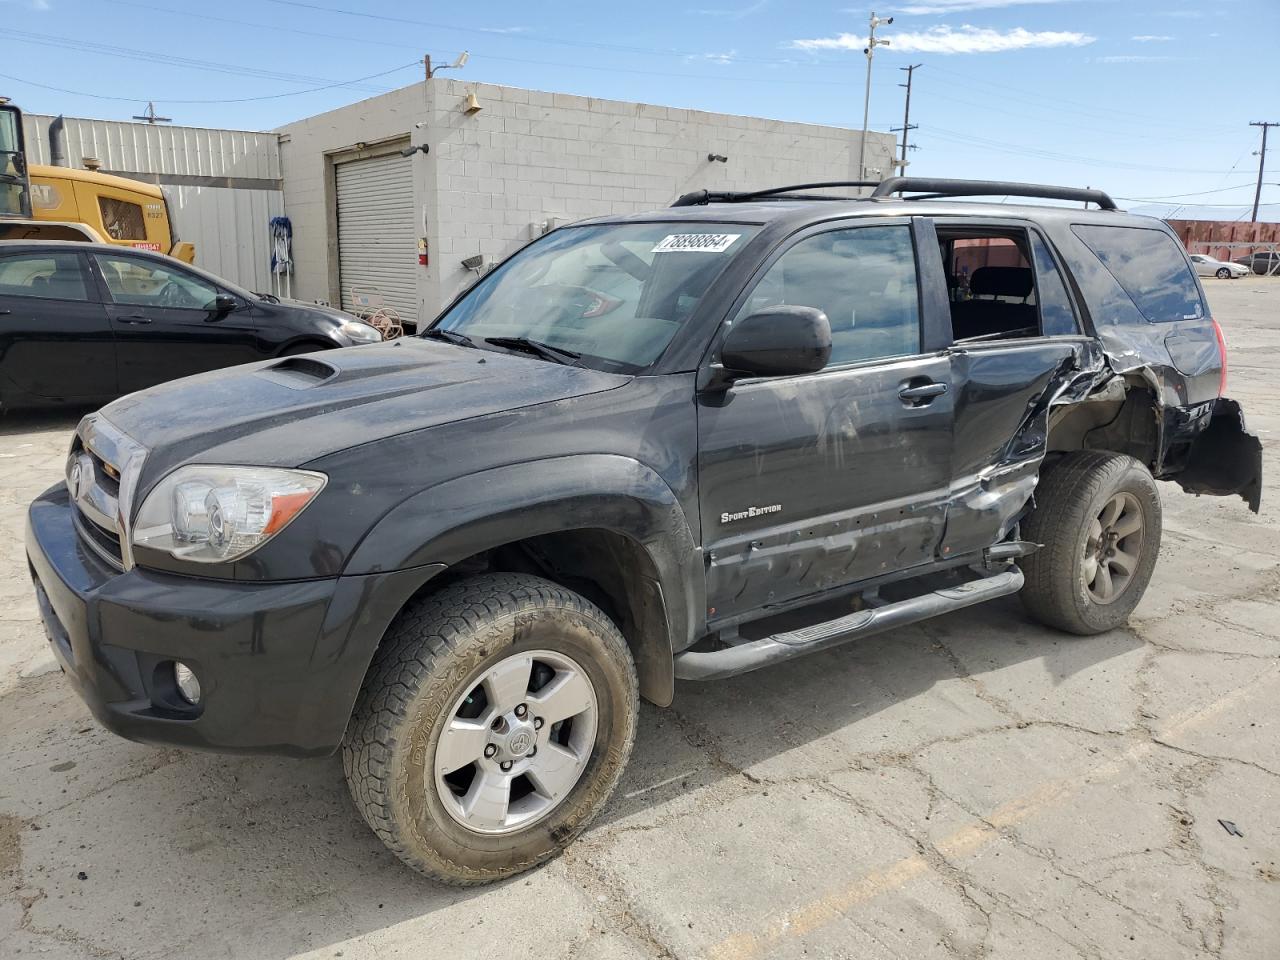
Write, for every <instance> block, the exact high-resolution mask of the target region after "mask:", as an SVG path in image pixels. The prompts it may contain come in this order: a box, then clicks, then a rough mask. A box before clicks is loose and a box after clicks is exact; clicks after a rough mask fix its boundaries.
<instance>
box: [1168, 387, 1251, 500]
mask: <svg viewBox="0 0 1280 960" xmlns="http://www.w3.org/2000/svg"><path fill="white" fill-rule="evenodd" d="M1173 479H1174V480H1175V481H1177V483H1178V485H1179V486H1180V487H1182V489H1184V490H1186V491H1187V492H1188V493H1197V494H1200V493H1205V494H1210V495H1212V496H1217V497H1229V496H1232V495H1235V496H1238V497H1240V499H1242V500H1243V501H1244V502H1245V503H1247V504H1248V505H1249V509H1250V510H1252V511H1253V512H1254V513H1257V512H1258V510H1259V509H1260V508H1261V505H1262V441H1261V440H1259V439H1258V438H1257V437H1256V436H1254V435H1253V434H1252V433H1250V432H1249V431H1248V429H1247V428H1246V426H1245V422H1244V411H1243V410H1241V409H1240V404H1239V403H1237V402H1236V401H1235V400H1230V399H1228V398H1227V397H1219V398H1218V400H1216V401H1215V402H1214V405H1213V411H1212V414H1211V415H1210V418H1209V423H1208V424H1207V425H1206V426H1205V427H1204V428H1203V429H1202V430H1201V431H1200V432H1199V433H1198V434H1197V435H1196V437H1195V439H1194V440H1193V441H1192V443H1191V449H1190V451H1189V452H1188V454H1187V459H1186V462H1185V464H1184V465H1183V467H1182V470H1181V471H1180V472H1179V473H1177V474H1176V475H1175V476H1174V477H1173Z"/></svg>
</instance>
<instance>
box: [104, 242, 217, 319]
mask: <svg viewBox="0 0 1280 960" xmlns="http://www.w3.org/2000/svg"><path fill="white" fill-rule="evenodd" d="M94 256H95V258H96V259H97V261H98V266H99V267H101V268H102V276H103V277H104V278H105V279H106V281H107V289H108V290H110V291H111V299H112V300H113V301H115V302H116V303H129V304H136V305H138V306H142V307H170V308H174V309H178V310H212V309H213V306H214V304H213V301H214V298H215V297H217V295H218V290H217V288H216V287H215V286H213V284H211V283H206V282H205V281H204V280H203V279H201V278H200V277H197V276H195V275H193V274H190V273H187V272H185V271H182V270H174V269H172V268H170V267H164V266H161V265H160V264H158V263H151V262H150V261H148V260H137V259H134V258H133V257H110V256H103V255H102V254H95V255H94Z"/></svg>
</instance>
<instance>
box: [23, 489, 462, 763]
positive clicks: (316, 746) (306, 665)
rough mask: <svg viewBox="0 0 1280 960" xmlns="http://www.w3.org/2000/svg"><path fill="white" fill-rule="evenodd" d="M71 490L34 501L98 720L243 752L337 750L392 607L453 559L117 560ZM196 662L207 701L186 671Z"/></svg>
mask: <svg viewBox="0 0 1280 960" xmlns="http://www.w3.org/2000/svg"><path fill="white" fill-rule="evenodd" d="M73 509H74V508H73V507H72V505H71V503H70V500H69V497H68V496H67V493H66V490H65V489H64V488H63V487H61V486H58V487H54V488H52V489H50V490H47V491H45V493H43V494H41V496H40V497H38V498H37V499H36V500H35V501H34V502H33V503H32V504H31V507H30V509H29V511H28V513H27V558H28V561H29V563H30V567H31V574H32V577H33V579H34V581H35V589H36V598H37V602H38V603H39V606H40V613H41V617H42V619H43V620H44V626H45V630H46V632H47V633H48V635H49V642H50V645H51V646H52V648H53V651H54V654H55V655H56V656H57V658H58V661H59V663H60V664H61V665H62V667H63V669H64V670H65V672H66V674H67V676H68V677H69V678H70V680H71V682H72V684H73V685H74V687H75V689H76V692H77V693H78V694H79V695H80V697H81V698H82V699H83V700H84V701H85V703H86V704H88V706H89V708H90V710H92V711H93V714H94V716H95V717H97V719H98V720H99V722H101V723H102V724H103V725H104V726H105V727H107V728H108V729H109V730H112V731H114V732H115V733H117V734H119V735H121V736H123V737H127V738H129V739H131V740H140V741H145V742H153V743H167V744H177V745H180V746H187V747H201V748H206V749H211V750H221V751H232V752H263V753H278V754H286V755H295V756H309V755H315V754H326V753H331V752H332V751H333V750H334V749H335V748H336V747H337V746H338V744H339V743H340V742H341V740H342V733H343V731H344V730H345V729H346V724H347V719H348V718H349V716H350V714H351V707H352V705H353V704H354V702H355V697H356V693H357V692H358V691H359V688H360V684H361V682H362V681H363V679H364V674H365V671H366V670H367V669H368V666H369V661H370V659H371V658H372V656H373V652H374V650H376V648H377V645H378V643H379V642H380V641H381V638H382V635H383V633H384V632H385V631H386V628H387V626H388V625H389V624H390V622H391V619H392V618H393V617H394V616H395V614H396V612H398V611H399V609H400V607H401V606H402V605H403V604H404V602H405V601H406V600H407V599H408V598H409V597H410V596H411V595H412V594H413V592H414V591H415V590H416V589H417V588H418V587H420V586H421V585H422V583H424V582H425V581H426V580H427V579H429V578H430V577H431V576H434V575H435V574H436V573H438V572H439V571H440V570H442V569H443V566H441V565H432V566H430V567H417V568H414V569H412V570H402V571H396V572H394V573H386V574H370V575H367V576H356V577H335V578H331V579H322V580H301V581H295V582H288V583H249V582H238V581H228V580H204V579H197V578H193V577H183V576H174V575H171V574H165V573H158V572H153V571H149V570H145V569H143V568H141V567H135V568H133V569H131V570H129V571H127V572H125V573H121V572H119V571H118V570H116V569H114V568H112V567H110V566H108V565H107V564H106V563H104V562H103V561H102V560H101V559H100V558H99V557H98V556H97V555H96V554H95V553H93V552H92V551H91V550H90V549H89V548H88V547H87V546H86V545H85V544H84V543H83V542H82V541H81V540H80V538H79V536H78V534H77V532H76V530H75V526H74V523H73V513H72V511H73ZM174 660H181V661H183V662H184V663H186V664H187V665H188V666H190V667H192V669H194V670H195V672H196V675H197V677H198V678H199V680H200V685H201V688H202V696H201V701H200V703H199V704H198V705H194V706H193V705H191V704H188V703H186V702H185V701H184V700H183V699H182V698H181V697H180V696H179V695H178V693H177V690H176V687H175V685H174V682H173V661H174Z"/></svg>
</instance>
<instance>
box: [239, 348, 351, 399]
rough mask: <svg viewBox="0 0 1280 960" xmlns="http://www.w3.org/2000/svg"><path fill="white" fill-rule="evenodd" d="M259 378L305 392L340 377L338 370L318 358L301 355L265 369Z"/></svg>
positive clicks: (287, 358)
mask: <svg viewBox="0 0 1280 960" xmlns="http://www.w3.org/2000/svg"><path fill="white" fill-rule="evenodd" d="M258 374H259V376H263V377H266V378H267V379H268V380H274V381H275V382H276V383H279V384H281V385H282V386H286V387H292V388H293V389H295V390H305V389H306V388H307V387H314V386H317V385H319V384H321V383H325V382H327V381H329V380H332V379H333V378H334V377H336V376H337V375H338V368H337V367H335V366H333V365H332V364H329V363H326V362H325V361H323V360H320V359H318V358H316V357H312V356H307V355H305V354H304V355H301V356H297V357H285V358H284V359H283V360H281V361H279V362H277V363H273V364H271V366H269V367H264V368H263V369H261V370H259V371H258Z"/></svg>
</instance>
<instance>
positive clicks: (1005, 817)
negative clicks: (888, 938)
mask: <svg viewBox="0 0 1280 960" xmlns="http://www.w3.org/2000/svg"><path fill="white" fill-rule="evenodd" d="M1274 673H1275V671H1274V670H1270V671H1267V672H1265V673H1263V674H1260V675H1259V676H1257V677H1255V678H1254V679H1253V680H1251V681H1249V682H1248V683H1247V684H1245V685H1244V686H1243V687H1238V688H1237V689H1235V690H1232V691H1231V692H1230V693H1228V694H1227V695H1226V696H1224V697H1222V698H1220V699H1218V700H1215V701H1214V702H1213V703H1211V704H1209V705H1208V706H1206V707H1203V708H1201V709H1200V710H1195V711H1190V712H1185V713H1183V714H1181V715H1177V714H1175V719H1174V720H1173V722H1171V723H1170V724H1169V725H1168V726H1167V727H1165V728H1164V729H1163V730H1162V731H1161V732H1160V737H1161V738H1162V739H1168V738H1170V737H1172V736H1176V735H1178V734H1180V733H1184V732H1185V731H1187V730H1190V729H1193V728H1195V727H1197V726H1199V725H1201V724H1203V723H1206V722H1208V721H1209V720H1212V719H1213V718H1215V717H1217V716H1218V715H1219V714H1221V713H1222V712H1223V711H1225V710H1227V709H1228V708H1230V707H1232V706H1234V705H1235V704H1236V703H1237V702H1238V701H1240V700H1241V699H1243V698H1244V697H1245V696H1246V694H1248V693H1249V692H1250V691H1252V690H1253V688H1254V687H1256V686H1257V685H1258V684H1260V683H1262V682H1263V681H1264V680H1269V679H1271V676H1272V675H1273V674H1274ZM1155 748H1156V744H1154V743H1150V742H1144V743H1137V744H1134V745H1133V746H1131V747H1129V748H1128V749H1126V750H1124V751H1122V752H1121V753H1120V754H1119V755H1117V756H1115V757H1113V758H1111V759H1109V760H1104V761H1102V762H1101V763H1098V764H1096V765H1095V766H1093V767H1090V768H1089V770H1088V771H1087V772H1086V773H1085V775H1084V777H1071V778H1063V779H1059V780H1050V781H1048V782H1046V783H1044V784H1042V785H1041V786H1039V787H1037V788H1036V789H1035V790H1032V791H1031V792H1030V793H1026V794H1024V795H1022V796H1020V797H1015V798H1014V799H1012V800H1010V801H1008V802H1007V803H1004V804H1002V805H1001V806H999V807H997V808H996V810H995V811H994V812H993V813H992V814H991V815H990V816H989V817H987V818H986V822H984V823H976V824H972V825H970V826H967V827H964V828H962V829H960V830H957V831H956V832H955V833H953V834H951V835H950V836H948V837H945V838H943V839H942V840H940V841H938V842H937V843H936V844H935V845H934V846H935V847H936V848H937V850H938V852H939V853H941V854H942V856H943V857H945V858H947V859H949V860H950V859H955V858H959V857H965V856H969V855H972V854H974V853H976V852H977V851H978V850H980V849H982V848H983V847H984V846H986V845H987V844H989V843H991V842H992V841H994V840H997V839H999V837H1000V830H1002V829H1004V828H1007V827H1011V826H1013V825H1015V824H1017V823H1020V822H1022V821H1023V820H1027V819H1029V818H1030V817H1032V816H1034V815H1035V814H1037V813H1040V812H1041V811H1044V810H1046V809H1048V808H1049V807H1052V806H1054V805H1056V804H1058V803H1060V802H1062V801H1063V800H1066V799H1067V798H1068V797H1069V796H1070V795H1071V794H1073V793H1075V792H1076V791H1077V790H1078V789H1079V788H1080V787H1081V785H1082V784H1084V783H1097V782H1100V781H1103V780H1107V779H1110V778H1112V777H1114V776H1117V775H1118V774H1121V773H1123V772H1125V771H1127V770H1129V769H1131V768H1132V765H1133V763H1134V761H1136V760H1139V759H1141V758H1143V757H1145V756H1146V755H1148V754H1150V753H1151V752H1152V751H1153V750H1155ZM929 869H930V866H929V862H928V861H927V860H925V858H924V857H922V856H920V855H918V854H917V855H915V856H911V857H905V858H903V859H902V860H899V861H897V862H896V863H893V864H890V865H889V866H887V867H882V868H880V869H878V870H873V871H872V872H870V873H867V874H864V875H863V876H862V877H859V878H858V879H857V880H855V881H853V882H852V883H851V884H849V885H848V886H846V887H844V888H842V889H840V890H836V891H834V892H832V893H829V894H827V895H826V896H823V897H821V898H819V899H817V900H814V901H812V902H810V903H807V904H804V905H802V906H800V907H797V908H795V909H794V910H790V911H788V912H786V913H784V914H783V915H781V916H780V917H777V918H776V919H774V920H772V921H770V922H769V924H768V925H767V926H766V927H765V928H764V929H763V930H756V931H744V932H742V933H736V934H733V935H732V936H729V937H726V938H725V939H724V940H721V941H720V942H719V943H717V944H715V945H714V946H712V947H711V948H710V950H708V951H707V954H706V955H707V957H708V960H755V958H757V957H763V956H768V955H769V954H770V952H771V948H772V947H773V946H774V945H776V944H778V943H780V942H781V941H783V940H786V939H788V938H791V937H801V936H804V935H805V934H808V933H811V932H812V931H814V930H817V929H818V928H820V927H823V926H826V925H827V924H829V923H832V922H834V921H835V920H838V919H839V918H840V917H842V916H844V914H845V913H846V912H847V911H848V910H850V909H851V908H853V907H855V906H858V905H859V904H862V903H866V902H867V901H868V900H872V899H874V898H875V897H878V896H880V895H881V894H882V893H887V892H890V891H892V890H897V889H900V888H902V887H904V886H906V885H907V884H908V883H910V882H911V881H912V880H914V879H915V878H916V877H918V876H920V875H921V874H924V873H927V872H928V871H929Z"/></svg>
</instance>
